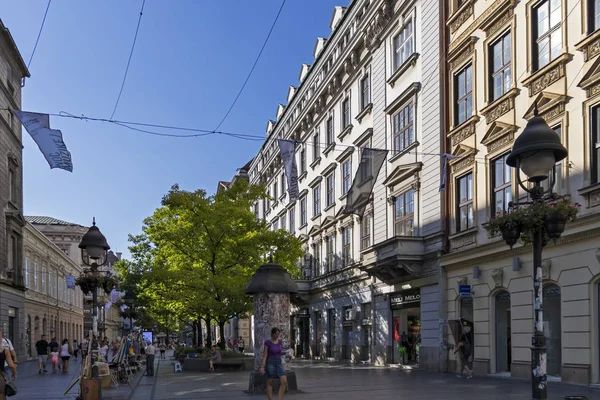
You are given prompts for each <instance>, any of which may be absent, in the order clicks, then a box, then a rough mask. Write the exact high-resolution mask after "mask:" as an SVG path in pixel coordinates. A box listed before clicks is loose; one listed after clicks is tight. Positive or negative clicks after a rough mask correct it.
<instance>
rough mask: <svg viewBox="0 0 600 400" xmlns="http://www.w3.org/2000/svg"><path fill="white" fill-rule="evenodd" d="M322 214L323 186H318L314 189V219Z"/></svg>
mask: <svg viewBox="0 0 600 400" xmlns="http://www.w3.org/2000/svg"><path fill="white" fill-rule="evenodd" d="M319 214H321V186H320V185H317V186H315V187H314V189H313V217H316V216H317V215H319Z"/></svg>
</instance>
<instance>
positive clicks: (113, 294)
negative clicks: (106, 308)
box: [110, 289, 121, 303]
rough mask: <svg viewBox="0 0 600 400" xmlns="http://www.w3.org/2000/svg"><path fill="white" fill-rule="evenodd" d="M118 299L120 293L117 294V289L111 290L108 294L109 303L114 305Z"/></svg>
mask: <svg viewBox="0 0 600 400" xmlns="http://www.w3.org/2000/svg"><path fill="white" fill-rule="evenodd" d="M120 298H121V292H119V291H118V290H117V289H113V290H112V291H111V292H110V302H111V303H116V302H117V301H119V299H120Z"/></svg>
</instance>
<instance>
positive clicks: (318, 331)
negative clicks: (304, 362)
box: [315, 311, 323, 357]
mask: <svg viewBox="0 0 600 400" xmlns="http://www.w3.org/2000/svg"><path fill="white" fill-rule="evenodd" d="M321 319H322V318H321V313H320V312H318V311H317V312H316V313H315V325H316V327H315V335H316V342H317V343H316V345H315V357H321V346H322V345H323V321H322V320H321Z"/></svg>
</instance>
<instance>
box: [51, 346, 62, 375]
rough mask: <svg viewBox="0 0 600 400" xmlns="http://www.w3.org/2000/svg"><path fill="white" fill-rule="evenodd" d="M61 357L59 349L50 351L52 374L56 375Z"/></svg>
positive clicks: (54, 348) (55, 348) (53, 348)
mask: <svg viewBox="0 0 600 400" xmlns="http://www.w3.org/2000/svg"><path fill="white" fill-rule="evenodd" d="M59 356H60V352H59V351H58V347H52V348H51V349H50V362H51V363H52V373H53V374H55V373H56V370H57V369H58V367H59V365H58V357H59Z"/></svg>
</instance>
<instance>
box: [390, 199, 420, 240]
mask: <svg viewBox="0 0 600 400" xmlns="http://www.w3.org/2000/svg"><path fill="white" fill-rule="evenodd" d="M414 220H415V192H414V190H412V189H411V190H409V191H408V192H405V193H402V194H401V195H399V196H398V197H396V201H395V202H394V232H395V234H396V236H413V235H414V232H415V228H414Z"/></svg>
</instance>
